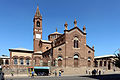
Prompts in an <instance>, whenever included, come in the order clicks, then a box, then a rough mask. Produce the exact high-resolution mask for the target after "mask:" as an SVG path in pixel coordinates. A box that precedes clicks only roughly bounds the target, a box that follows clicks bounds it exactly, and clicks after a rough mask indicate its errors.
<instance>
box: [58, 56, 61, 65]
mask: <svg viewBox="0 0 120 80" xmlns="http://www.w3.org/2000/svg"><path fill="white" fill-rule="evenodd" d="M58 66H59V67H61V66H62V57H61V56H59V57H58Z"/></svg>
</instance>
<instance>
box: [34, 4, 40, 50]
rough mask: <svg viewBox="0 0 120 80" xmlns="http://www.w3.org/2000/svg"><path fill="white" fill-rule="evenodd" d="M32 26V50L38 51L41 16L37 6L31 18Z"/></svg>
mask: <svg viewBox="0 0 120 80" xmlns="http://www.w3.org/2000/svg"><path fill="white" fill-rule="evenodd" d="M33 22H34V28H33V36H34V38H33V42H34V44H33V45H34V51H35V52H36V51H39V48H40V46H39V42H40V40H42V16H41V14H40V10H39V7H38V6H37V10H36V13H35V16H34V19H33Z"/></svg>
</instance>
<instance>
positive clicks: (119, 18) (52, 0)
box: [0, 0, 120, 56]
mask: <svg viewBox="0 0 120 80" xmlns="http://www.w3.org/2000/svg"><path fill="white" fill-rule="evenodd" d="M37 4H39V8H40V13H41V14H42V17H43V25H42V27H43V39H44V40H47V39H48V38H47V36H48V35H49V34H50V33H53V32H55V29H56V27H57V28H58V32H60V33H63V30H64V23H65V22H67V23H68V29H71V28H73V26H74V24H73V22H74V19H75V18H76V19H77V22H78V23H77V26H78V27H79V28H80V29H82V28H83V25H85V26H86V29H87V30H86V32H87V44H88V45H89V46H91V47H92V45H94V46H95V56H100V55H105V54H113V53H114V51H115V50H117V49H118V48H119V45H120V37H119V34H120V5H119V4H120V0H1V1H0V55H2V54H6V55H8V56H9V51H8V49H9V48H27V49H30V50H32V49H33V17H34V14H35V11H36V8H37Z"/></svg>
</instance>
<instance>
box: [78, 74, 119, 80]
mask: <svg viewBox="0 0 120 80" xmlns="http://www.w3.org/2000/svg"><path fill="white" fill-rule="evenodd" d="M79 77H89V78H93V79H98V80H120V74H106V75H95V76H91V75H89V76H79Z"/></svg>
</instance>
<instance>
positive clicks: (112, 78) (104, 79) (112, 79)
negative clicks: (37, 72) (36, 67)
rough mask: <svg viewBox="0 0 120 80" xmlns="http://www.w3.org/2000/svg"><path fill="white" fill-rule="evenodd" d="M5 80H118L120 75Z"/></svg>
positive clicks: (37, 77) (13, 78)
mask: <svg viewBox="0 0 120 80" xmlns="http://www.w3.org/2000/svg"><path fill="white" fill-rule="evenodd" d="M5 80H120V74H106V75H100V76H99V75H96V76H91V75H90V76H61V77H53V76H36V77H34V78H31V77H27V76H24V77H6V78H5Z"/></svg>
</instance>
